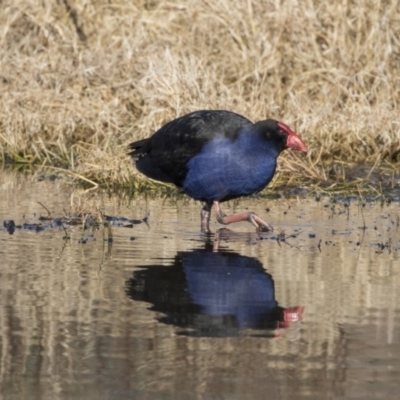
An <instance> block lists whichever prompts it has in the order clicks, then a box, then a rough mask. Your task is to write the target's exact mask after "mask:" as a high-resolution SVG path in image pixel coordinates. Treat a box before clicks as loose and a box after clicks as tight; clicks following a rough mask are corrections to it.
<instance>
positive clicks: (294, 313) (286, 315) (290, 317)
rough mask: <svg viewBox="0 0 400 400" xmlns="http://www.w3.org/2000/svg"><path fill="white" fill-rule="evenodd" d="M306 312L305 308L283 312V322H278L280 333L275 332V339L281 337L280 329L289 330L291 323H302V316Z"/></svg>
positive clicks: (300, 307)
mask: <svg viewBox="0 0 400 400" xmlns="http://www.w3.org/2000/svg"><path fill="white" fill-rule="evenodd" d="M303 312H304V306H296V307H289V308H285V309H284V310H283V321H279V322H278V327H277V328H278V331H276V332H275V337H276V338H277V337H280V336H281V334H280V333H279V329H287V328H289V326H290V323H291V322H297V321H301V316H302V314H303Z"/></svg>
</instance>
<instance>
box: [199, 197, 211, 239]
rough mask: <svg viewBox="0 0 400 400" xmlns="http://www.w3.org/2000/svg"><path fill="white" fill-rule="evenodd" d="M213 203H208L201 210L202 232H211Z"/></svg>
mask: <svg viewBox="0 0 400 400" xmlns="http://www.w3.org/2000/svg"><path fill="white" fill-rule="evenodd" d="M212 206H213V203H210V202H209V203H206V204H205V205H204V207H203V208H202V209H201V231H202V232H210V217H211V208H212Z"/></svg>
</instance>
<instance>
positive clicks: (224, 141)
mask: <svg viewBox="0 0 400 400" xmlns="http://www.w3.org/2000/svg"><path fill="white" fill-rule="evenodd" d="M277 156H278V153H277V152H276V151H274V149H271V148H270V147H268V145H267V144H266V143H263V142H262V141H261V140H257V138H249V137H248V135H245V134H241V135H239V136H238V138H237V139H236V140H234V141H232V140H231V139H228V138H224V137H216V138H214V139H213V140H212V141H210V142H209V143H207V144H205V145H204V146H203V148H202V149H201V151H200V152H199V153H198V154H197V155H196V156H194V157H193V158H192V159H191V160H190V161H189V162H188V164H187V169H188V173H187V175H186V178H185V180H184V182H183V185H182V186H183V189H184V190H185V192H186V193H187V194H188V195H189V196H191V197H193V198H195V199H198V200H203V201H215V200H218V201H223V200H229V199H233V198H237V197H241V196H248V195H251V194H253V193H257V192H259V191H260V190H262V189H263V188H264V187H265V186H266V185H267V184H268V183H269V182H270V181H271V179H272V177H273V176H274V173H275V168H276V158H277Z"/></svg>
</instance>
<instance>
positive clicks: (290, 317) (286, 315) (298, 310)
mask: <svg viewBox="0 0 400 400" xmlns="http://www.w3.org/2000/svg"><path fill="white" fill-rule="evenodd" d="M303 312H304V306H296V307H289V308H286V309H285V310H284V311H283V320H284V321H285V322H296V321H301V315H302V314H303Z"/></svg>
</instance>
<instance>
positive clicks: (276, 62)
mask: <svg viewBox="0 0 400 400" xmlns="http://www.w3.org/2000/svg"><path fill="white" fill-rule="evenodd" d="M399 37H400V5H399V2H398V1H396V0H389V1H387V2H380V1H372V0H371V1H361V0H339V1H336V2H326V1H322V0H314V1H304V2H303V1H302V2H300V1H297V0H287V1H275V0H274V1H273V0H264V1H252V0H240V1H237V2H231V1H228V0H221V1H207V0H200V1H197V0H189V1H183V0H176V1H168V2H166V1H157V0H155V1H125V0H116V1H113V2H111V3H110V2H108V1H106V0H99V1H96V2H86V1H82V0H76V1H73V0H65V1H63V2H52V1H44V2H39V1H37V0H36V1H35V0H25V1H22V2H12V1H11V0H8V1H7V0H6V1H3V2H1V4H0V44H1V48H2V52H1V53H0V93H1V96H0V158H1V160H2V161H3V162H4V163H7V164H28V165H42V166H46V167H49V166H50V167H51V168H53V169H57V171H58V172H59V171H61V170H62V171H65V173H66V174H67V175H69V176H70V177H71V178H72V179H73V180H74V181H77V182H81V183H85V182H86V184H89V185H92V186H96V185H98V184H100V185H106V186H109V187H116V188H117V187H133V189H137V190H147V189H149V190H150V189H151V188H153V187H156V185H155V184H154V183H149V181H148V180H146V179H145V178H141V177H140V175H139V174H138V173H137V172H136V170H135V168H134V166H133V165H132V163H131V161H130V160H129V158H128V156H127V150H126V146H127V144H128V143H130V142H131V141H134V140H137V139H140V138H142V137H145V136H148V135H150V134H152V133H153V132H154V131H155V130H157V129H158V128H159V127H160V126H161V125H162V124H164V123H165V122H167V121H168V120H170V119H173V118H175V117H177V116H180V115H183V114H185V113H187V112H191V111H194V110H198V109H227V110H232V111H235V112H238V113H240V114H243V115H245V116H247V117H249V118H250V119H252V120H254V121H256V120H260V119H264V118H266V117H270V118H276V119H280V120H283V121H284V122H286V123H287V124H289V125H290V126H291V127H292V128H293V129H294V130H295V131H296V132H297V133H298V134H299V135H300V136H301V137H302V138H303V139H304V140H305V142H306V143H307V145H308V147H309V149H310V151H309V154H308V156H307V157H306V158H305V157H300V156H299V155H297V154H293V153H289V152H286V154H284V155H283V157H282V158H281V160H280V164H279V165H280V167H279V171H280V173H279V174H278V176H277V177H276V179H275V182H274V184H275V185H277V186H280V185H286V184H289V185H297V184H299V183H305V184H306V183H309V182H313V183H319V184H323V185H325V186H329V185H332V184H335V183H336V184H337V185H343V184H353V183H354V184H355V185H357V184H359V183H360V182H357V179H356V180H355V182H353V181H354V180H353V179H352V178H351V177H349V176H348V174H347V172H346V167H347V166H348V165H350V164H354V163H363V164H369V165H370V166H371V168H381V167H382V166H384V167H385V168H389V169H390V168H391V169H392V170H397V169H398V161H399V154H400V120H399V110H398V105H399V99H400V91H399V90H398V88H399V87H400V85H399V83H400V62H399V61H400V52H399V48H400V43H399ZM358 179H361V180H364V181H365V182H367V181H368V179H369V176H368V173H367V174H366V175H365V176H361V177H359V178H358Z"/></svg>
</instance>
